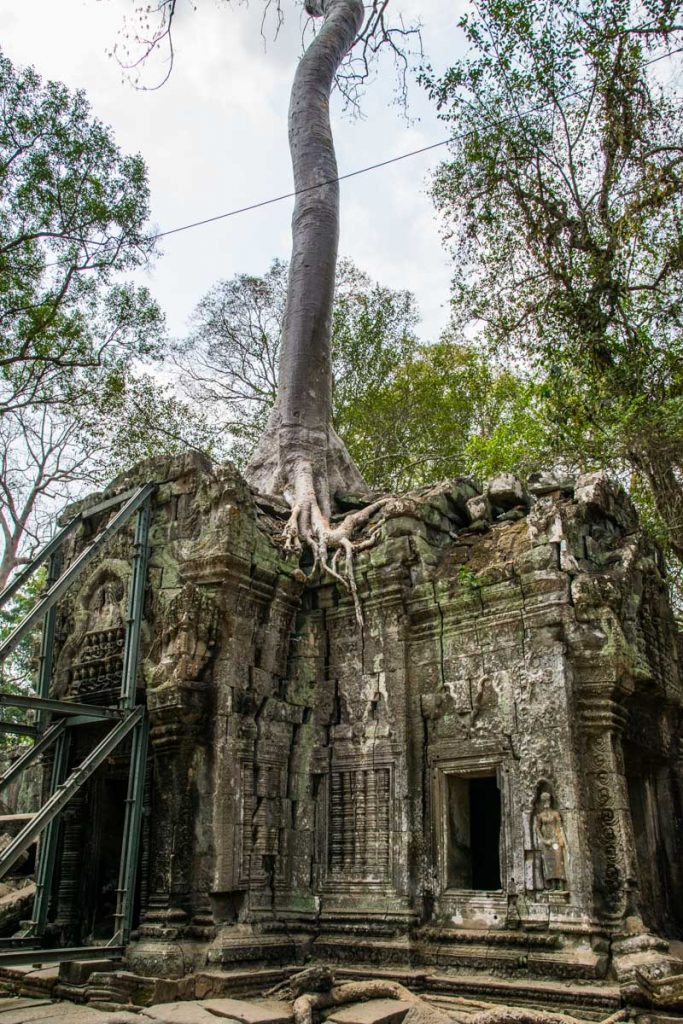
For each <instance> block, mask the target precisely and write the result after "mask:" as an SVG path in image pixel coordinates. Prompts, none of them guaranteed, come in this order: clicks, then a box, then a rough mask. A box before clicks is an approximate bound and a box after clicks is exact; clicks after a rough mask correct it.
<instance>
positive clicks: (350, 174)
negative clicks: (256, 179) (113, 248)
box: [152, 139, 452, 240]
mask: <svg viewBox="0 0 683 1024" xmlns="http://www.w3.org/2000/svg"><path fill="white" fill-rule="evenodd" d="M451 141H452V139H443V140H442V141H441V142H433V143H432V144H431V145H430V146H422V148H421V149H413V150H411V151H410V152H409V153H401V155H400V156H392V157H391V158H390V159H389V160H382V161H380V163H377V164H370V165H369V167H360V168H359V169H358V170H357V171H349V172H348V174H340V175H339V177H337V178H328V179H327V180H326V181H319V182H316V184H315V185H307V186H306V188H299V189H296V191H294V192H285V193H284V194H283V195H281V196H274V197H273V198H272V199H263V200H262V201H261V202H260V203H251V204H250V205H249V206H241V207H240V208H239V209H238V210H229V211H228V213H219V214H216V216H215V217H206V218H205V219H204V220H195V221H193V222H192V223H191V224H183V225H182V226H181V227H179V228H169V230H168V231H160V232H159V233H158V234H156V235H152V238H153V239H154V240H156V239H157V238H166V237H167V236H168V235H175V234H177V233H178V232H179V231H189V229H190V228H199V227H201V226H202V225H203V224H213V223H214V222H215V221H217V220H225V219H226V218H227V217H236V216H237V214H238V213H247V212H248V211H249V210H258V209H260V207H262V206H270V205H271V204H272V203H280V202H282V200H283V199H293V198H294V196H300V195H302V194H303V193H304V192H312V191H313V190H314V189H316V188H324V187H325V185H333V184H334V183H335V182H337V181H346V179H347V178H355V177H356V175H358V174H366V173H367V172H368V171H376V170H377V169H378V168H379V167H387V166H388V165H389V164H396V163H398V161H399V160H406V159H407V158H408V157H409V156H417V155H418V154H419V153H427V152H428V151H429V150H430V149H438V148H439V147H440V146H446V145H448V143H449V142H451Z"/></svg>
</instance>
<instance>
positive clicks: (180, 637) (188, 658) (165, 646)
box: [152, 583, 217, 688]
mask: <svg viewBox="0 0 683 1024" xmlns="http://www.w3.org/2000/svg"><path fill="white" fill-rule="evenodd" d="M216 621H217V609H216V605H215V602H214V601H213V600H212V599H211V597H210V596H209V595H208V594H207V593H206V592H204V591H201V590H198V589H197V587H195V586H193V585H192V584H191V583H186V584H185V586H184V587H183V589H182V590H181V591H180V593H179V594H177V595H176V596H175V597H174V598H173V599H172V600H171V601H170V602H169V604H168V607H167V609H166V612H165V614H164V620H163V628H162V641H161V642H162V655H161V659H160V661H159V664H158V665H157V667H156V668H155V670H154V673H153V676H152V686H153V687H154V688H156V687H157V686H168V685H173V684H176V685H177V684H178V683H183V682H186V681H195V680H198V679H199V678H200V676H201V673H202V670H203V669H204V667H205V666H206V665H207V663H208V661H209V659H210V657H211V652H212V648H213V646H214V644H215V642H216Z"/></svg>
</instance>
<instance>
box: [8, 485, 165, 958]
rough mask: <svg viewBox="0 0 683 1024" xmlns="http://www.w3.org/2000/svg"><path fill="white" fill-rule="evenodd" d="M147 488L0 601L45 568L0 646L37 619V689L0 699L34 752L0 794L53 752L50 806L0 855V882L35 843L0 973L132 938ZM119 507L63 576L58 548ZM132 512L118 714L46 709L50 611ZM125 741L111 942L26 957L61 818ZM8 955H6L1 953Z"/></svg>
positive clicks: (67, 529) (23, 576)
mask: <svg viewBox="0 0 683 1024" xmlns="http://www.w3.org/2000/svg"><path fill="white" fill-rule="evenodd" d="M155 487H156V485H155V484H154V483H150V484H145V485H144V486H142V487H139V488H137V489H134V490H132V491H128V492H126V493H125V494H121V495H117V496H115V497H113V498H107V499H105V500H104V501H102V502H100V503H99V504H97V505H95V506H93V507H92V508H90V509H88V510H86V511H84V512H82V513H80V514H79V515H77V516H76V517H74V519H73V520H71V521H70V522H69V523H67V524H66V526H64V527H62V529H61V530H59V531H58V533H57V534H55V536H54V537H53V538H52V540H51V541H49V542H48V544H46V545H45V546H44V547H43V548H42V549H41V551H40V552H39V554H38V555H37V556H36V558H35V559H34V560H33V561H32V562H31V564H30V565H29V566H27V568H26V569H25V570H23V571H22V573H20V574H19V575H18V576H17V577H16V578H15V580H14V581H13V582H12V583H11V584H10V585H9V586H8V587H6V588H5V590H4V591H3V592H2V593H1V594H0V607H2V605H3V604H4V603H5V602H6V601H8V600H9V599H10V598H11V597H13V596H14V594H16V593H17V591H18V590H19V589H20V588H21V587H22V586H23V585H24V584H25V583H26V582H27V581H28V579H30V577H31V575H32V574H33V573H34V572H35V570H36V569H37V568H38V567H39V565H41V564H42V563H43V562H44V561H45V560H47V559H48V558H49V570H48V581H47V583H48V586H47V592H46V594H45V596H44V597H43V598H42V600H41V601H39V602H38V604H37V605H36V606H35V607H34V608H33V609H32V610H31V611H30V612H29V613H28V615H27V616H26V617H25V618H24V619H23V620H22V622H21V623H20V624H19V625H18V626H17V628H16V629H15V630H14V631H13V633H12V634H11V635H10V636H9V637H8V638H7V639H6V640H5V642H4V643H3V644H2V645H0V662H1V661H3V660H4V659H5V658H7V657H8V656H9V655H10V654H11V653H12V651H14V650H15V649H16V647H17V645H18V644H19V643H20V642H21V640H22V638H23V637H24V636H26V634H27V633H28V632H29V631H30V630H31V629H32V628H33V627H34V626H35V625H36V624H37V623H38V622H39V621H40V620H41V618H44V626H43V632H42V637H41V652H40V661H39V669H38V679H37V687H36V689H37V692H38V696H36V697H32V696H26V695H23V694H16V695H15V694H5V693H2V692H1V691H0V707H2V706H3V705H6V706H15V707H26V708H32V709H34V710H36V711H37V715H36V721H37V725H36V726H23V725H20V724H15V723H2V722H0V731H2V730H3V729H4V730H5V731H8V732H22V733H25V734H27V735H34V736H35V737H36V742H35V744H34V746H33V747H31V748H30V749H29V750H27V751H26V753H25V754H24V755H23V756H22V757H21V758H20V759H19V761H18V762H16V764H15V765H13V766H12V767H11V768H10V769H9V770H8V771H7V772H6V773H5V775H4V776H2V777H0V790H1V789H2V787H3V786H6V785H7V784H8V783H9V782H10V781H11V780H12V779H14V778H16V776H17V775H18V774H19V773H20V772H21V771H23V769H24V768H26V767H27V766H28V765H29V764H31V763H32V762H33V761H35V760H36V759H37V758H38V757H40V756H41V754H43V753H44V752H45V751H46V750H47V749H48V748H49V747H50V746H52V745H53V744H54V762H53V771H52V780H51V787H50V796H49V798H48V800H47V802H46V803H45V804H44V805H43V806H42V807H41V809H40V810H39V811H38V813H37V814H35V815H34V817H33V818H32V820H31V821H30V822H28V823H27V824H26V825H25V826H24V828H23V829H22V830H21V831H20V832H19V833H18V835H17V836H15V837H14V839H13V840H12V842H11V843H9V845H8V846H7V847H6V848H5V849H4V850H3V851H2V853H0V878H1V877H2V876H3V875H4V874H6V872H7V871H8V870H9V869H10V868H11V867H12V865H13V864H14V863H15V862H16V861H17V860H18V859H19V857H20V856H21V854H22V853H23V852H24V851H25V850H27V849H28V847H29V846H30V845H31V844H32V843H33V842H34V841H35V840H36V838H37V837H38V836H39V835H40V834H41V833H42V838H41V843H40V850H39V857H38V864H37V871H36V897H35V902H34V906H33V914H32V920H31V926H30V935H29V937H28V939H24V940H23V941H22V942H17V943H16V944H15V943H14V942H12V941H9V942H7V943H3V942H1V941H0V948H2V947H3V946H4V947H5V949H4V950H3V951H2V952H0V965H3V964H5V963H8V964H9V963H33V962H42V961H45V962H47V961H58V960H60V961H61V960H67V959H71V958H74V957H77V958H79V959H83V958H86V957H88V956H90V957H92V956H94V955H98V956H101V955H102V954H103V952H104V950H106V955H107V956H114V957H118V956H121V955H122V954H123V951H124V944H125V943H126V942H127V941H128V939H129V936H130V931H131V927H132V921H133V910H134V903H135V885H136V877H137V865H138V851H139V843H140V834H141V826H142V802H143V794H144V783H145V771H146V761H147V748H148V737H149V726H148V722H147V718H146V710H145V707H144V705H137V706H136V704H135V700H136V688H137V674H138V663H139V642H140V635H141V632H142V621H143V611H144V597H145V583H146V577H147V560H148V550H149V523H150V500H149V499H150V497H151V495H152V493H153V491H154V490H155ZM117 505H123V507H122V508H121V509H120V510H119V511H118V512H117V513H116V514H115V515H114V516H113V517H112V519H111V520H110V522H108V523H107V525H106V526H105V527H104V528H103V529H102V530H101V531H100V532H99V533H98V534H97V535H96V536H95V537H94V539H93V540H92V541H91V542H90V544H88V545H87V547H85V548H84V549H83V551H81V553H80V554H79V555H78V557H77V558H76V559H75V560H74V561H73V562H72V564H71V565H70V566H69V567H68V568H67V569H66V571H65V572H63V573H62V572H61V558H62V552H61V546H62V544H63V543H64V541H65V540H66V538H67V537H68V536H69V535H70V534H71V533H72V532H73V530H74V529H75V528H76V526H78V525H79V523H83V522H84V521H86V520H88V519H89V518H91V517H93V516H96V515H98V514H100V513H102V512H105V511H107V510H109V509H111V508H114V507H115V506H117ZM135 512H137V521H136V527H135V540H134V550H133V565H132V570H133V571H132V576H131V581H130V585H129V595H128V617H127V622H126V639H125V646H124V651H123V666H122V679H121V690H120V694H119V699H118V705H119V706H118V707H100V706H97V705H91V704H81V703H78V702H75V701H64V700H53V699H51V698H50V697H49V696H48V695H49V689H50V682H51V678H52V669H53V655H54V636H55V622H56V606H57V603H58V601H59V600H60V598H61V597H62V596H63V595H64V593H66V591H67V590H68V589H69V588H70V587H71V585H72V584H73V582H74V581H75V579H76V578H77V577H78V576H79V575H80V573H81V572H82V571H83V569H85V567H86V566H87V565H88V564H89V563H90V562H91V561H92V560H93V558H94V557H95V556H96V555H97V553H98V552H99V551H100V550H101V548H102V547H103V546H104V545H105V544H106V543H107V542H108V541H109V540H110V539H111V538H112V537H113V536H114V534H115V533H117V532H118V531H119V530H120V529H121V527H122V526H124V525H125V523H127V522H128V520H129V519H130V517H131V516H132V515H133V514H134V513H135ZM52 716H58V717H57V721H56V722H55V723H54V724H52V725H50V724H49V723H50V718H51V717H52ZM97 721H100V722H106V721H108V722H109V723H110V725H112V728H111V729H110V730H109V731H108V732H107V733H106V735H105V736H104V737H102V738H101V739H100V741H99V742H98V743H97V745H96V746H95V748H94V750H92V751H91V752H90V753H89V754H88V755H87V756H86V757H85V758H84V759H83V760H82V761H81V763H80V764H79V765H78V766H77V767H76V768H74V769H73V770H72V771H71V772H70V773H68V764H69V751H70V746H71V743H70V741H71V735H72V733H73V729H74V728H76V727H78V726H80V725H83V724H90V725H93V724H94V723H96V722H97ZM131 733H132V744H131V752H130V768H129V777H128V791H127V797H126V807H125V817H124V829H123V838H122V844H121V859H120V867H119V881H118V888H117V905H116V913H115V919H114V920H115V932H114V935H113V937H112V939H111V942H110V944H109V945H108V946H106V947H102V946H98V947H79V948H71V949H59V950H52V949H51V950H42V949H36V948H33V949H28V950H27V949H25V948H23V947H24V942H25V941H30V942H35V941H36V939H37V938H39V937H40V936H41V935H42V933H43V932H44V930H45V926H46V922H47V916H48V908H49V901H50V895H51V891H52V883H53V878H54V870H55V864H56V860H57V852H58V840H59V827H60V818H61V812H62V811H63V810H64V808H65V807H66V805H67V804H68V803H69V801H70V800H71V799H72V797H73V796H74V795H75V794H76V793H77V792H78V791H79V790H80V789H81V787H82V786H83V785H84V784H85V783H86V782H87V781H88V779H90V778H91V776H92V775H93V773H94V772H95V771H96V770H97V768H98V767H99V766H100V765H101V764H102V763H103V762H104V761H105V760H106V759H107V758H108V757H109V756H110V755H111V753H112V752H113V751H114V750H115V749H116V748H117V747H118V746H119V745H120V744H121V743H122V742H123V741H124V740H126V739H127V737H129V736H130V734H131ZM8 946H9V947H11V948H9V949H7V947H8Z"/></svg>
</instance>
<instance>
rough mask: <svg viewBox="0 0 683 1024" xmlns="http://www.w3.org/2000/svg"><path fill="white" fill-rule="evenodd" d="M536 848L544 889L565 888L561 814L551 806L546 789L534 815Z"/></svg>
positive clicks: (565, 875)
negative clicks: (541, 869) (539, 859)
mask: <svg viewBox="0 0 683 1024" xmlns="http://www.w3.org/2000/svg"><path fill="white" fill-rule="evenodd" d="M534 836H535V839H536V848H537V850H538V851H539V853H540V854H541V864H542V867H543V881H544V883H545V887H546V889H562V890H565V889H566V888H567V865H566V849H567V840H566V838H565V834H564V828H563V826H562V816H561V814H560V812H559V811H557V810H555V809H554V808H553V806H552V796H551V795H550V793H549V792H548V790H547V789H545V790H543V792H542V793H541V795H540V797H539V808H538V810H537V811H536V814H535V816H534Z"/></svg>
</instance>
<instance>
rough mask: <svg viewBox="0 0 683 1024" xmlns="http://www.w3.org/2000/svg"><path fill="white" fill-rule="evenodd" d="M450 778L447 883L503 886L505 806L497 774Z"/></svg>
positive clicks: (484, 887) (452, 886)
mask: <svg viewBox="0 0 683 1024" xmlns="http://www.w3.org/2000/svg"><path fill="white" fill-rule="evenodd" d="M447 780H448V841H447V850H446V875H447V886H448V888H449V889H478V890H487V891H491V890H496V889H500V888H501V876H500V823H501V807H500V790H499V789H498V783H497V780H496V776H495V775H482V776H478V777H476V778H468V777H466V776H462V775H455V774H449V775H448V776H447Z"/></svg>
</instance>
